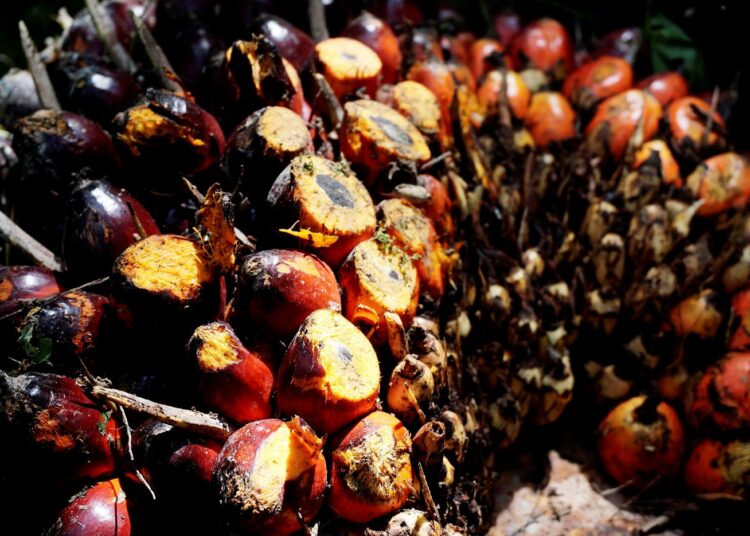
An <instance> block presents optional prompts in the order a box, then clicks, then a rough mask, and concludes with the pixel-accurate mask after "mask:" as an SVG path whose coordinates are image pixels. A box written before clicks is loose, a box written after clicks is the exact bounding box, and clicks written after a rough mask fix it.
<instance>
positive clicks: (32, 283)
mask: <svg viewBox="0 0 750 536" xmlns="http://www.w3.org/2000/svg"><path fill="white" fill-rule="evenodd" d="M60 290H61V289H60V285H59V284H58V282H57V279H56V278H55V274H53V273H52V272H51V271H50V270H48V269H46V268H41V267H39V266H0V317H3V316H6V315H9V314H12V313H15V312H16V311H18V310H20V309H21V308H23V306H24V303H23V302H22V301H21V300H40V299H44V298H49V297H50V296H54V295H55V294H57V293H58V292H60Z"/></svg>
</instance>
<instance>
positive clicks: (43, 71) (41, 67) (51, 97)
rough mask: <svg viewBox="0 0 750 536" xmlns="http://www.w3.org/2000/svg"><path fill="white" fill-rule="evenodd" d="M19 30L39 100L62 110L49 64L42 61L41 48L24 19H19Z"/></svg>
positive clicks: (51, 107) (43, 104) (43, 103)
mask: <svg viewBox="0 0 750 536" xmlns="http://www.w3.org/2000/svg"><path fill="white" fill-rule="evenodd" d="M18 30H19V32H20V34H21V47H22V48H23V53H24V55H25V56H26V62H27V63H28V65H29V71H30V72H31V77H32V78H33V79H34V85H35V86H36V92H37V94H38V95H39V101H40V102H41V103H42V106H44V107H45V108H49V109H50V110H55V111H56V112H59V111H62V106H60V101H59V100H58V98H57V94H56V93H55V88H54V86H53V85H52V81H51V80H50V79H49V73H47V66H46V65H45V64H44V62H43V61H42V58H41V56H39V50H38V49H37V48H36V45H35V44H34V41H33V40H32V39H31V36H30V35H29V29H28V28H27V27H26V23H25V22H24V21H22V20H20V21H18Z"/></svg>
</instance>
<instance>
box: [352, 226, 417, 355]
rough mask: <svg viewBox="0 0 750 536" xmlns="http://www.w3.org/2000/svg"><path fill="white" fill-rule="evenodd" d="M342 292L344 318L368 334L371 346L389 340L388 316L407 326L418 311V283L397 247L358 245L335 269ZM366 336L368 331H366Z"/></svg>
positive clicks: (412, 269)
mask: <svg viewBox="0 0 750 536" xmlns="http://www.w3.org/2000/svg"><path fill="white" fill-rule="evenodd" d="M338 278H339V283H341V288H342V289H343V291H344V316H346V318H348V319H349V320H350V321H351V322H352V323H354V324H356V325H359V326H360V327H361V328H362V329H363V331H365V329H366V328H371V329H372V333H368V336H369V337H370V340H371V341H372V343H373V344H374V345H376V346H377V345H382V344H384V343H385V342H387V341H388V319H387V318H386V316H385V315H386V314H387V313H391V314H395V315H398V316H399V318H400V319H401V323H402V324H403V325H404V326H406V327H408V326H409V325H410V324H411V321H412V319H413V318H414V314H415V313H416V310H417V301H418V299H419V280H418V279H417V271H416V269H415V268H414V266H413V264H412V263H411V260H410V259H409V258H408V257H407V256H406V255H405V254H404V252H403V251H401V250H400V249H399V248H394V247H388V244H383V243H382V242H378V241H377V240H375V239H372V238H371V239H370V240H365V241H364V242H360V243H359V244H357V246H356V247H355V248H354V249H353V250H352V251H351V253H349V256H348V257H347V258H346V259H345V260H344V262H343V263H342V264H341V266H340V267H339V270H338ZM365 332H366V333H367V331H365Z"/></svg>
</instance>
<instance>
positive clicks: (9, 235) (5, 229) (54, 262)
mask: <svg viewBox="0 0 750 536" xmlns="http://www.w3.org/2000/svg"><path fill="white" fill-rule="evenodd" d="M0 237H2V238H3V239H4V240H7V241H8V242H9V243H10V244H11V245H12V246H13V247H15V248H16V249H18V250H20V251H21V252H23V254H24V255H26V256H27V257H29V258H30V259H32V260H33V261H34V262H36V263H37V264H38V265H40V266H44V267H45V268H49V269H50V270H52V271H54V272H62V271H63V270H64V267H63V263H62V261H61V260H60V259H58V258H57V257H56V256H55V254H54V253H52V252H51V251H50V250H49V249H47V248H46V247H45V246H44V245H43V244H41V243H39V242H38V241H37V240H36V239H35V238H34V237H33V236H31V235H30V234H29V233H27V232H26V231H24V230H23V229H21V228H20V227H19V226H18V224H16V222H14V221H13V220H11V219H10V218H9V217H8V216H6V215H5V213H3V212H0Z"/></svg>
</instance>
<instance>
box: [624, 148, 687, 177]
mask: <svg viewBox="0 0 750 536" xmlns="http://www.w3.org/2000/svg"><path fill="white" fill-rule="evenodd" d="M644 166H652V167H654V168H655V169H657V170H658V171H659V173H660V175H661V178H662V180H663V181H664V182H665V183H666V184H669V185H671V186H675V187H676V188H682V186H683V181H682V177H681V176H680V166H679V164H678V163H677V161H676V160H675V159H674V156H673V155H672V151H671V150H670V149H669V146H668V145H667V144H666V143H665V142H664V141H662V140H651V141H647V142H646V143H644V144H643V145H641V146H640V147H639V148H638V150H637V151H636V152H635V156H634V157H633V163H632V164H631V167H632V169H640V168H642V167H644Z"/></svg>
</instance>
